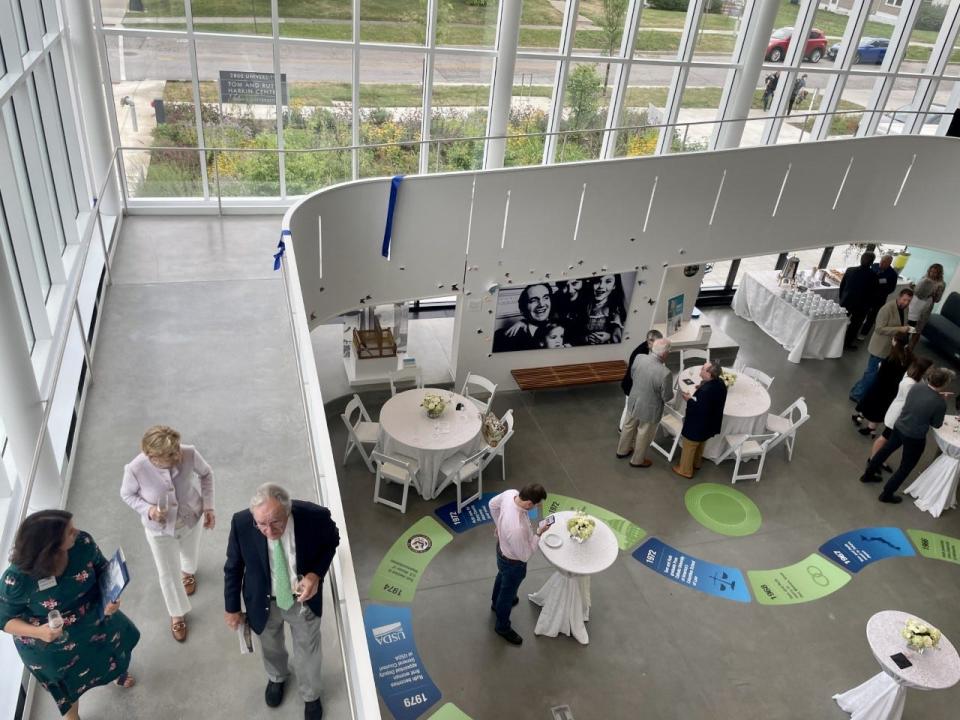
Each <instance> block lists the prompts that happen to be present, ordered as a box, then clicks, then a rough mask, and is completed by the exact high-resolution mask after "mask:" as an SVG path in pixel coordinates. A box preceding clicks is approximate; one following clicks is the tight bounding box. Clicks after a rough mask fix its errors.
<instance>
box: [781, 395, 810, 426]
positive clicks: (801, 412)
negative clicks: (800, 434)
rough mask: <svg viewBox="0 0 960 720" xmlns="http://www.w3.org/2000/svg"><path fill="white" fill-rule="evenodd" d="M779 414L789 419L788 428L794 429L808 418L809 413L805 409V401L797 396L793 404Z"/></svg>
mask: <svg viewBox="0 0 960 720" xmlns="http://www.w3.org/2000/svg"><path fill="white" fill-rule="evenodd" d="M780 415H781V416H782V417H785V418H786V419H787V420H789V421H790V429H791V430H795V429H796V428H798V427H800V426H801V425H803V424H804V423H805V422H806V421H807V420H809V419H810V413H809V412H808V411H807V401H806V400H804V399H803V398H802V397H801V398H797V399H796V400H795V401H794V402H793V404H791V405H790V406H789V407H788V408H787V409H786V410H784V411H783V412H782V413H780Z"/></svg>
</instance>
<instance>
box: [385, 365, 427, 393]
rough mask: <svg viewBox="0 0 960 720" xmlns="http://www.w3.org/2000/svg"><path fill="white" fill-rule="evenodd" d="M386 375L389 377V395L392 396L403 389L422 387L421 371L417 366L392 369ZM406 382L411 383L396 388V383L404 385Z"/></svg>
mask: <svg viewBox="0 0 960 720" xmlns="http://www.w3.org/2000/svg"><path fill="white" fill-rule="evenodd" d="M387 377H389V378H390V397H393V396H394V395H396V394H397V393H398V392H403V391H404V390H413V389H414V388H422V387H423V372H422V371H421V370H420V368H418V367H409V368H403V369H402V370H394V371H393V372H392V373H390V374H389V375H388V376H387ZM408 383H413V384H412V385H411V386H410V387H400V389H399V390H398V389H397V386H398V385H402V386H405V385H406V384H408Z"/></svg>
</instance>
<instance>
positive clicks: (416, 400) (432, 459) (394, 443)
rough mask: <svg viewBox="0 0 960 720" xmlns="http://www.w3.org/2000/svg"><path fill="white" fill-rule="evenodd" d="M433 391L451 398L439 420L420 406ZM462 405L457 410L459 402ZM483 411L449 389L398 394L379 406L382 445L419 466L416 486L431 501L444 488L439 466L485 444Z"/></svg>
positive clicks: (416, 390) (422, 389) (387, 450)
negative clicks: (482, 431)
mask: <svg viewBox="0 0 960 720" xmlns="http://www.w3.org/2000/svg"><path fill="white" fill-rule="evenodd" d="M427 393H434V394H437V395H442V396H443V397H447V398H449V399H450V400H449V402H448V403H447V409H446V410H445V411H444V413H443V415H441V416H440V417H439V418H438V419H436V420H433V419H432V418H428V417H427V411H426V410H424V409H423V408H422V407H420V402H421V401H422V400H423V396H424V395H426V394H427ZM458 403H459V404H461V405H462V406H463V409H462V410H457V409H456V407H457V404H458ZM483 444H484V442H483V437H482V436H481V435H480V413H479V412H478V411H477V406H476V405H474V404H473V403H472V402H471V401H470V399H469V398H466V397H464V396H463V395H459V394H457V393H454V392H450V391H449V390H437V389H436V388H414V389H413V390H407V391H406V392H402V393H397V394H396V395H394V396H393V397H392V398H390V399H389V400H387V402H386V403H385V404H384V406H383V407H382V408H381V409H380V448H381V451H382V452H384V453H386V454H387V455H390V454H392V453H399V454H400V455H406V456H407V457H410V458H413V459H414V460H416V461H417V462H418V463H419V465H420V470H419V472H418V473H417V477H416V479H415V481H414V485H415V486H416V488H417V491H418V492H419V493H420V495H421V497H423V498H425V499H427V500H430V499H432V498H435V497H437V495H439V494H440V493H441V492H442V491H443V487H441V486H440V477H439V475H440V465H441V463H443V461H444V460H446V459H447V458H449V457H451V456H452V455H454V454H455V453H457V452H462V453H464V454H466V455H470V454H472V453H475V452H477V451H478V450H480V448H482V447H483Z"/></svg>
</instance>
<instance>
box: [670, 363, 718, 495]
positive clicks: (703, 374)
mask: <svg viewBox="0 0 960 720" xmlns="http://www.w3.org/2000/svg"><path fill="white" fill-rule="evenodd" d="M722 372H723V368H721V367H720V363H718V362H717V361H716V360H714V361H712V362H708V363H705V364H704V365H703V367H701V368H700V386H699V387H698V388H697V389H696V391H695V392H693V393H689V392H686V391H684V390H681V391H680V392H681V394H682V395H683V399H684V400H686V401H687V413H686V415H685V416H684V418H683V429H682V430H681V432H680V441H681V444H682V446H683V449H682V451H681V452H680V462H679V464H677V465H674V466H673V468H672V470H673V471H674V472H675V473H676V474H677V475H680V476H681V477H685V478H688V479H689V478H692V477H693V475H694V473H695V472H696V471H697V470H699V469H700V465H701V464H702V463H703V446H704V445H706V444H707V440H709V439H710V438H712V437H713V436H714V435H718V434H720V430H721V427H722V425H723V407H724V405H725V404H726V402H727V386H726V385H724V383H723V380H721V379H720V375H721V373H722ZM684 381H686V378H684ZM694 384H695V383H694Z"/></svg>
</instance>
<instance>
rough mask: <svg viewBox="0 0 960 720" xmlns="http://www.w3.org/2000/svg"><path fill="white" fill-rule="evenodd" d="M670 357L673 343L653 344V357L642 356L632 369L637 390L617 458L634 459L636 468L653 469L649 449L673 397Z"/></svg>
mask: <svg viewBox="0 0 960 720" xmlns="http://www.w3.org/2000/svg"><path fill="white" fill-rule="evenodd" d="M669 353H670V341H669V340H666V339H663V338H661V339H660V340H657V341H656V342H654V343H653V347H652V348H651V349H650V354H649V355H638V356H637V358H636V359H635V360H634V361H633V365H632V366H631V368H630V374H631V376H632V377H633V388H631V390H630V396H629V397H628V398H627V419H626V422H624V423H623V430H622V431H621V432H620V443H619V444H618V445H617V457H618V458H625V457H627V456H628V455H632V457H631V458H630V465H631V466H633V467H642V468H646V467H650V466H651V465H652V464H653V462H651V461H650V459H649V458H647V448H649V447H650V443H651V442H652V441H653V436H654V435H655V434H656V432H657V425H659V424H660V418H661V417H662V416H663V404H664V403H665V402H667V401H669V400H670V399H671V398H672V397H673V381H672V378H671V375H670V371H669V370H667V367H666V365H664V364H663V363H664V360H666V359H667V355H668V354H669Z"/></svg>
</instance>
